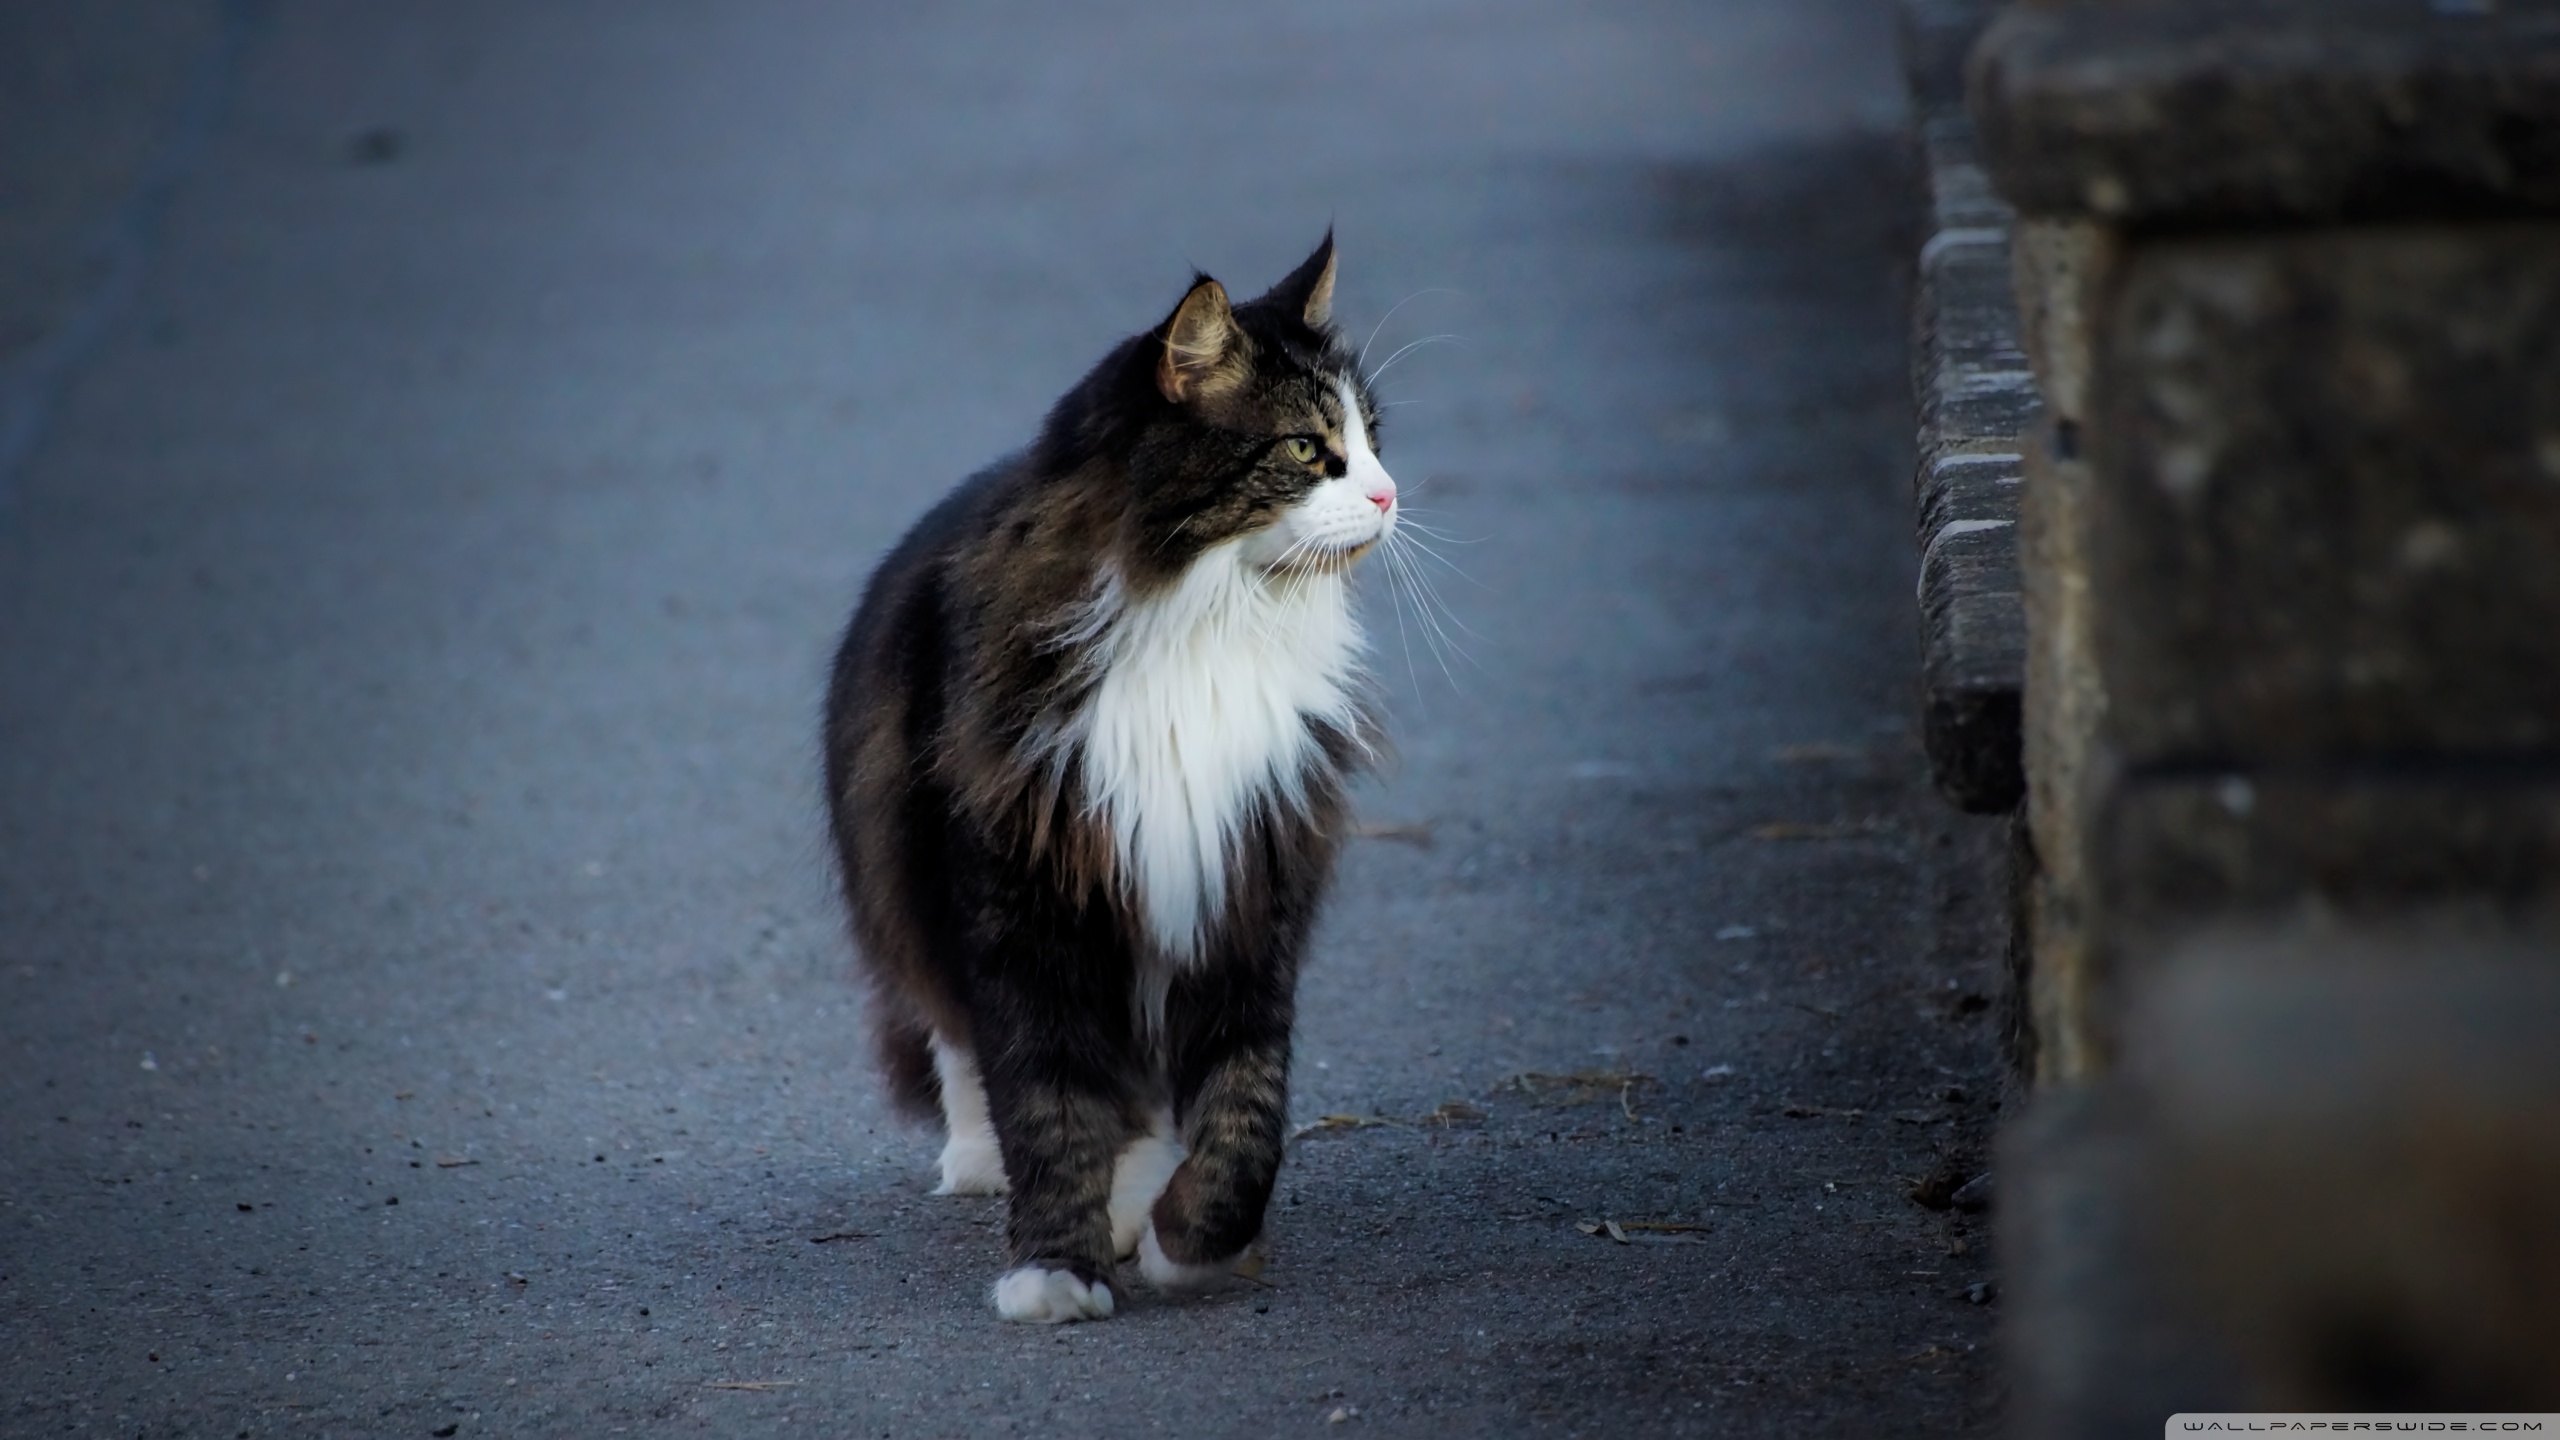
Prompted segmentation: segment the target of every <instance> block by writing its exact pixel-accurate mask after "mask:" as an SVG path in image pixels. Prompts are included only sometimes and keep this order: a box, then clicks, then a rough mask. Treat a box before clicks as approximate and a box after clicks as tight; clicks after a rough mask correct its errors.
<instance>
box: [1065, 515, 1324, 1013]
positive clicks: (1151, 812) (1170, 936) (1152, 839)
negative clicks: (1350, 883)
mask: <svg viewBox="0 0 2560 1440" xmlns="http://www.w3.org/2000/svg"><path fill="white" fill-rule="evenodd" d="M1373 513H1374V512H1373ZM1093 604H1094V606H1095V608H1096V609H1097V610H1103V609H1108V610H1110V611H1112V612H1115V613H1112V614H1111V615H1110V616H1109V617H1108V618H1107V619H1104V620H1102V622H1101V623H1100V624H1099V625H1098V626H1096V627H1095V629H1096V630H1098V632H1099V638H1097V639H1096V640H1095V642H1094V643H1095V645H1096V646H1097V649H1098V651H1099V652H1100V653H1099V655H1098V657H1097V658H1098V660H1099V662H1100V669H1101V677H1102V678H1101V679H1100V681H1099V682H1098V683H1097V685H1096V686H1095V690H1094V694H1093V698H1092V699H1091V700H1090V701H1088V702H1087V703H1086V705H1085V707H1084V709H1083V711H1082V712H1081V713H1080V714H1079V715H1078V716H1077V717H1076V719H1075V721H1074V722H1073V724H1072V726H1071V728H1070V732H1069V733H1068V734H1067V735H1065V736H1063V737H1061V738H1062V739H1063V740H1064V741H1065V742H1066V745H1067V746H1068V747H1071V748H1072V750H1073V751H1074V752H1075V753H1079V754H1080V755H1081V757H1082V760H1083V767H1084V788H1085V797H1084V798H1085V803H1086V804H1087V805H1088V806H1090V807H1091V808H1092V809H1093V810H1095V811H1098V812H1100V813H1101V814H1102V815H1103V816H1105V817H1106V818H1107V820H1108V821H1109V823H1110V826H1111V838H1112V845H1113V848H1114V850H1115V852H1116V854H1117V858H1118V860H1119V862H1120V866H1121V871H1122V873H1123V874H1124V875H1127V876H1128V877H1129V879H1130V883H1131V885H1132V888H1133V891H1134V898H1135V900H1136V901H1137V904H1138V909H1139V912H1140V913H1141V914H1142V915H1143V916H1144V917H1145V920H1146V925H1147V931H1148V934H1149V936H1150V938H1152V939H1153V940H1154V941H1155V943H1156V947H1157V948H1158V950H1160V951H1161V952H1162V953H1163V954H1164V955H1165V956H1166V957H1168V958H1170V959H1172V960H1174V961H1176V962H1177V963H1179V962H1182V961H1186V960H1189V959H1191V958H1193V957H1195V956H1197V955H1198V954H1199V953H1200V949H1201V944H1202V942H1203V941H1204V940H1205V939H1206V938H1207V932H1208V929H1209V927H1210V924H1211V923H1212V921H1213V920H1214V919H1215V917H1216V915H1217V913H1218V911H1219V910H1220V909H1221V908H1222V907H1223V906H1224V905H1225V903H1226V894H1227V859H1226V857H1227V851H1228V848H1229V846H1230V844H1231V843H1232V842H1233V840H1234V839H1235V836H1236V834H1237V832H1238V831H1239V830H1240V829H1241V828H1242V825H1243V822H1244V820H1245V818H1246V817H1247V816H1248V815H1249V814H1250V813H1251V810H1252V807H1253V806H1254V805H1256V804H1277V805H1286V806H1299V805H1303V804H1304V803H1305V799H1306V796H1305V784H1306V770H1307V767H1308V766H1309V765H1310V764H1311V763H1313V762H1314V761H1315V760H1316V759H1317V758H1318V756H1319V753H1320V752H1319V749H1318V746H1317V744H1316V739H1315V736H1314V735H1312V734H1311V733H1309V731H1308V729H1307V721H1308V720H1309V719H1310V718H1313V719H1319V720H1323V721H1325V722H1327V723H1329V724H1331V725H1333V726H1335V727H1336V728H1338V729H1341V730H1343V731H1345V732H1346V733H1351V734H1357V733H1358V726H1357V716H1358V705H1357V700H1356V692H1355V688H1354V687H1355V677H1356V676H1357V674H1358V670H1359V661H1360V657H1361V655H1362V653H1363V650H1364V645H1363V641H1362V639H1361V634H1360V626H1359V622H1358V621H1357V620H1355V619H1354V618H1353V617H1352V613H1351V595H1350V587H1349V585H1348V584H1347V582H1346V579H1345V577H1344V576H1343V575H1342V574H1341V573H1339V572H1338V571H1337V572H1322V573H1311V572H1289V573H1281V574H1273V573H1269V572H1266V571H1265V570H1264V569H1263V568H1262V567H1261V566H1258V565H1254V564H1251V563H1249V562H1248V561H1247V559H1246V557H1245V555H1244V554H1243V544H1242V542H1239V541H1229V542H1227V543H1225V544H1222V545H1218V546H1215V547H1213V548H1211V549H1210V550H1209V551H1207V552H1206V553H1205V554H1203V555H1201V556H1200V558H1199V559H1197V560H1195V561H1194V562H1193V563H1192V565H1191V568H1190V569H1189V570H1187V571H1185V572H1184V573H1183V576H1182V578H1181V579H1180V580H1179V581H1177V582H1176V583H1175V584H1174V586H1173V587H1172V588H1171V589H1170V590H1168V591H1166V592H1165V593H1163V594H1161V595H1156V596H1153V597H1150V598H1148V599H1146V600H1143V601H1137V602H1127V601H1124V600H1122V599H1121V593H1120V587H1119V585H1118V583H1117V579H1116V577H1112V578H1109V579H1107V580H1106V582H1105V584H1104V586H1103V588H1102V592H1101V593H1100V594H1098V595H1097V596H1096V597H1095V599H1094V601H1093ZM1079 628H1081V627H1079Z"/></svg>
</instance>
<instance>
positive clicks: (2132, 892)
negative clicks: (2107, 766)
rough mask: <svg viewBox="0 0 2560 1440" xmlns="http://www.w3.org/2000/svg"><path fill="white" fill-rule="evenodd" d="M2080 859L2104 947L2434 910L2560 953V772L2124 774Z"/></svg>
mask: <svg viewBox="0 0 2560 1440" xmlns="http://www.w3.org/2000/svg"><path fill="white" fill-rule="evenodd" d="M2096 809H2097V814H2096V816H2095V820H2094V825H2093V832H2094V833H2093V835H2092V837H2091V842H2090V848H2091V851H2092V853H2093V857H2094V859H2093V868H2094V870H2095V872H2096V879H2097V888H2098V890H2099V892H2100V893H2101V894H2102V895H2103V896H2104V897H2105V903H2106V910H2107V917H2108V922H2109V924H2110V925H2111V926H2112V927H2114V928H2115V929H2116V930H2117V932H2118V934H2117V936H2116V937H2115V938H2114V940H2113V941H2112V944H2113V945H2114V946H2116V947H2118V948H2122V949H2125V950H2126V951H2128V953H2140V952H2142V951H2144V950H2149V949H2155V948H2158V946H2157V945H2156V944H2155V943H2153V942H2150V941H2147V940H2146V939H2145V937H2156V936H2163V935H2166V934H2169V933H2173V932H2175V931H2176V930H2178V929H2180V928H2181V927H2184V926H2190V925H2193V924H2195V923H2197V922H2199V921H2214V922H2221V921H2227V920H2233V919H2248V920H2251V921H2253V922H2264V923H2281V922H2287V921H2295V920H2301V921H2311V920H2319V919H2342V920H2348V921H2356V922H2378V921H2381V920H2385V919H2388V918H2389V917H2392V916H2394V915H2399V914H2404V913H2410V912H2416V911H2430V912H2440V913H2446V914H2448V915H2450V914H2468V915H2471V916H2472V917H2474V920H2475V922H2476V923H2477V924H2478V925H2480V926H2481V927H2483V928H2490V929H2496V930H2502V931H2512V932H2517V933H2538V934H2546V935H2550V936H2552V937H2554V938H2560V765H2551V764H2543V763H2528V764H2518V765H2497V764H2479V765H2444V764H2436V765H2427V764H2420V763H2417V762H2409V761H2404V762H2400V763H2397V764H2392V765H2374V766H2360V767H2347V768H2288V769H2260V770H2252V771H2231V772H2223V773H2215V772H2212V771H2183V772H2171V773H2166V774H2149V775H2144V774H2132V775H2125V776H2121V777H2118V778H2117V779H2116V781H2115V783H2113V784H2111V785H2109V786H2107V787H2106V792H2105V795H2104V798H2103V799H2102V800H2101V801H2100V802H2099V804H2098V805H2097V807H2096Z"/></svg>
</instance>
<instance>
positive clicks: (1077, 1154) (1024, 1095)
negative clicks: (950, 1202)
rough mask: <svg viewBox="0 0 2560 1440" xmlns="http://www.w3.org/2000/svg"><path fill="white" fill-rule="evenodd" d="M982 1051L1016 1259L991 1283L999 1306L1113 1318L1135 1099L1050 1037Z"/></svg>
mask: <svg viewBox="0 0 2560 1440" xmlns="http://www.w3.org/2000/svg"><path fill="white" fill-rule="evenodd" d="M986 1053H987V1058H988V1061H989V1063H988V1066H987V1071H986V1082H987V1099H988V1108H989V1110H990V1111H991V1113H992V1118H993V1120H994V1122H995V1132H996V1138H997V1140H998V1142H999V1143H1000V1144H1001V1145H1002V1146H1003V1149H1004V1162H1005V1163H1004V1169H1005V1174H1006V1177H1007V1179H1008V1180H1009V1181H1010V1187H1009V1188H1010V1193H1011V1202H1010V1203H1009V1204H1008V1205H1007V1207H1006V1211H1005V1244H1006V1248H1007V1250H1008V1251H1009V1252H1010V1253H1011V1255H1012V1260H1013V1268H1012V1269H1010V1270H1007V1271H1006V1272H1005V1273H1004V1275H1003V1276H1002V1277H1001V1278H999V1279H998V1280H997V1281H996V1283H995V1288H994V1290H993V1292H992V1296H991V1298H992V1299H993V1300H994V1301H995V1307H996V1313H998V1314H999V1315H1002V1316H1003V1317H1004V1318H1005V1319H1007V1320H1019V1321H1024V1322H1027V1323H1031V1324H1057V1323H1059V1322H1061V1321H1068V1320H1105V1319H1109V1318H1110V1316H1111V1314H1112V1311H1113V1310H1114V1309H1115V1308H1116V1305H1115V1302H1114V1299H1113V1296H1112V1293H1111V1283H1110V1276H1111V1269H1112V1260H1113V1256H1112V1249H1113V1247H1112V1243H1111V1217H1110V1202H1111V1191H1112V1180H1113V1171H1114V1166H1115V1162H1116V1161H1117V1160H1118V1158H1119V1156H1120V1153H1121V1151H1122V1150H1123V1149H1124V1148H1126V1147H1127V1145H1128V1144H1129V1142H1130V1141H1131V1140H1132V1139H1133V1138H1135V1137H1136V1136H1137V1134H1138V1133H1139V1132H1140V1126H1139V1125H1138V1124H1137V1123H1136V1122H1135V1120H1134V1118H1133V1116H1132V1113H1131V1112H1132V1108H1133V1107H1132V1106H1131V1104H1130V1102H1129V1100H1128V1099H1127V1097H1126V1096H1124V1095H1123V1094H1121V1093H1119V1092H1118V1091H1117V1090H1116V1089H1113V1088H1110V1087H1108V1086H1100V1085H1096V1084H1094V1083H1093V1077H1091V1076H1090V1075H1089V1073H1080V1070H1079V1067H1076V1066H1075V1065H1073V1064H1072V1063H1071V1062H1070V1061H1069V1058H1068V1057H1067V1056H1066V1055H1064V1054H1061V1053H1060V1052H1059V1051H1058V1049H1056V1048H1054V1047H1052V1046H1049V1045H1043V1044H1040V1043H1038V1042H1037V1041H1027V1042H1025V1043H1018V1044H1014V1045H1008V1046H1004V1047H1002V1048H1001V1049H991V1050H990V1051H988V1052H986ZM999 1054H1001V1055H1002V1056H1003V1057H1004V1058H1003V1059H1002V1060H1001V1061H997V1060H996V1059H995V1057H996V1056H997V1055H999Z"/></svg>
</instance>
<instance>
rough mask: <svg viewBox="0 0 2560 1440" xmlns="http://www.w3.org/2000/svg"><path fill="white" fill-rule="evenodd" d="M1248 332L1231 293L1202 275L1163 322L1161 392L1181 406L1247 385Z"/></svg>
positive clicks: (1158, 363) (1158, 361)
mask: <svg viewBox="0 0 2560 1440" xmlns="http://www.w3.org/2000/svg"><path fill="white" fill-rule="evenodd" d="M1245 346H1246V342H1245V338H1244V331H1243V330H1242V329H1241V328H1239V327H1238V326H1237V324H1236V315H1235V310H1234V308H1233V307H1232V306H1230V305H1228V303H1227V291H1226V287H1225V286H1223V285H1220V284H1219V283H1218V282H1217V281H1215V280H1212V279H1210V278H1209V277H1208V276H1206V275H1203V276H1200V277H1199V278H1198V279H1196V280H1194V281H1193V282H1192V285H1191V293H1190V294H1188V295H1185V296H1183V297H1182V303H1181V304H1180V305H1177V306H1175V307H1174V311H1173V318H1172V319H1170V320H1167V321H1165V322H1164V352H1163V353H1162V354H1160V355H1158V356H1157V357H1156V388H1157V389H1158V390H1161V391H1163V392H1164V398H1166V399H1167V400H1170V401H1172V402H1173V403H1174V404H1176V405H1180V404H1183V403H1184V402H1186V401H1191V400H1199V399H1203V398H1205V397H1208V396H1212V395H1220V394H1224V393H1225V392H1227V391H1229V390H1232V389H1234V388H1235V387H1236V386H1237V385H1239V384H1242V383H1243V381H1244V378H1245V373H1246V369H1245V367H1246V364H1247V356H1246V353H1245Z"/></svg>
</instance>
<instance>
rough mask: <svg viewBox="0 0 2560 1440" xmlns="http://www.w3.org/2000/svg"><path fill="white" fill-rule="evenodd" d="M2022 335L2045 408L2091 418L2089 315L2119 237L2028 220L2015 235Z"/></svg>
mask: <svg viewBox="0 0 2560 1440" xmlns="http://www.w3.org/2000/svg"><path fill="white" fill-rule="evenodd" d="M2009 245H2010V253H2011V254H2012V255H2013V256H2014V257H2015V262H2014V264H2013V267H2012V279H2013V282H2014V284H2015V286H2016V290H2017V303H2018V339H2019V343H2020V345H2021V347H2022V348H2023V349H2024V350H2025V352H2026V356H2027V363H2028V366H2029V368H2031V369H2032V370H2033V371H2034V372H2035V377H2036V389H2037V391H2038V393H2039V394H2040V395H2041V397H2042V398H2043V401H2044V407H2045V412H2046V413H2047V414H2048V415H2050V416H2052V417H2053V418H2054V419H2055V420H2059V421H2064V422H2066V423H2068V424H2071V425H2074V426H2085V425H2087V424H2088V423H2089V371H2090V367H2091V365H2092V363H2093V358H2094V357H2093V354H2092V351H2091V349H2090V344H2091V342H2090V331H2089V319H2090V315H2091V312H2092V311H2093V310H2094V309H2095V308H2096V307H2097V306H2098V305H2099V304H2100V303H2102V301H2103V297H2104V295H2105V293H2106V286H2107V282H2108V280H2109V278H2110V277H2111V276H2112V275H2113V273H2114V270H2115V262H2116V257H2117V255H2118V253H2119V252H2120V249H2121V237H2120V236H2119V235H2118V234H2117V232H2116V231H2115V230H2114V229H2112V228H2111V227H2108V226H2104V225H2099V224H2096V223H2094V222H2092V221H2087V220H2033V219H2031V220H2023V221H2020V222H2019V223H2018V224H2017V225H2016V226H2015V227H2014V228H2013V229H2012V231H2011V233H2010V240H2009Z"/></svg>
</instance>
